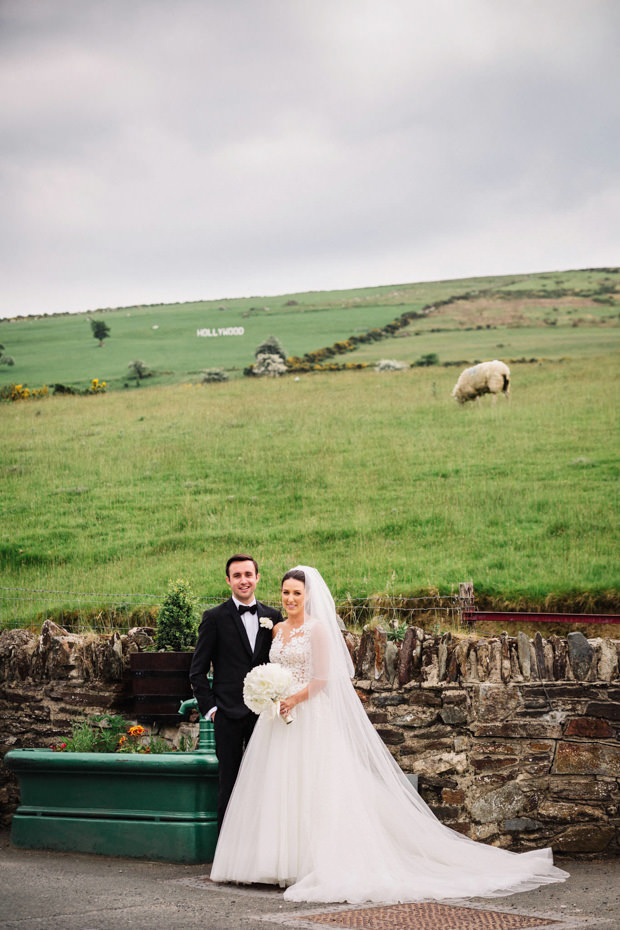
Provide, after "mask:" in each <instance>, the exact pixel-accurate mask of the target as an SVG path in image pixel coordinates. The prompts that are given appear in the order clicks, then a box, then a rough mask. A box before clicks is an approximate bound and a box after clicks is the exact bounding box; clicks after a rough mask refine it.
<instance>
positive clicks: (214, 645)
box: [189, 597, 282, 719]
mask: <svg viewBox="0 0 620 930" xmlns="http://www.w3.org/2000/svg"><path fill="white" fill-rule="evenodd" d="M257 605H258V606H257V613H258V620H259V625H258V633H257V634H256V645H255V647H254V651H252V649H251V648H250V641H249V639H248V635H247V633H246V631H245V627H244V625H243V620H242V619H241V617H240V616H239V613H238V611H237V608H236V607H235V602H234V601H233V599H232V597H231V598H229V599H228V600H227V601H225V602H224V603H223V604H219V605H218V606H217V607H213V608H212V609H211V610H205V612H204V614H203V615H202V623H201V624H200V629H199V630H198V641H197V643H196V648H195V650H194V656H193V658H192V664H191V668H190V672H189V677H190V681H191V683H192V688H193V691H194V695H195V697H196V699H197V701H198V708H199V710H200V713H201V714H202V715H203V716H204V715H205V714H207V713H208V712H209V711H210V710H211V708H212V707H217V709H218V713H224V714H225V715H226V716H227V717H232V718H236V719H238V718H240V717H245V715H246V714H249V713H251V711H250V710H249V709H248V708H247V707H246V705H245V704H244V703H243V679H244V678H245V676H246V675H247V673H248V672H249V671H250V669H252V668H254V666H255V665H262V664H263V663H265V662H268V661H269V649H270V648H271V637H272V631H271V630H269V629H266V628H265V627H262V626H261V625H260V620H261V619H262V618H263V617H268V618H269V619H270V620H271V621H272V622H273V623H274V625H275V624H276V623H279V622H280V621H281V620H282V614H281V613H280V611H279V610H276V609H275V608H273V607H267V605H266V604H261V603H260V602H259V601H257ZM211 665H212V666H213V684H212V685H211V684H209V681H208V679H207V675H208V674H209V670H210V668H211Z"/></svg>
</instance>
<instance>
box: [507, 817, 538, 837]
mask: <svg viewBox="0 0 620 930" xmlns="http://www.w3.org/2000/svg"><path fill="white" fill-rule="evenodd" d="M541 827H542V824H541V823H540V821H538V820H530V818H529V817H514V818H513V819H512V820H505V821H504V823H503V828H504V830H505V831H506V833H531V832H532V831H534V830H540V828H541Z"/></svg>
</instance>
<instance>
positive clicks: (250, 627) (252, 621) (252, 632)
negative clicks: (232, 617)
mask: <svg viewBox="0 0 620 930" xmlns="http://www.w3.org/2000/svg"><path fill="white" fill-rule="evenodd" d="M233 601H234V602H235V607H236V608H237V609H238V610H239V611H241V610H242V609H243V608H244V607H253V606H254V604H255V603H256V601H253V603H252V604H242V603H241V601H238V600H237V598H236V597H233ZM240 616H241V620H242V622H243V625H244V627H245V632H246V633H247V634H248V639H249V640H250V648H251V649H252V652H254V646H255V645H256V637H257V635H258V609H257V610H256V613H253V614H252V613H250V612H249V611H246V613H241V614H240Z"/></svg>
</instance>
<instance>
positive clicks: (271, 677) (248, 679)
mask: <svg viewBox="0 0 620 930" xmlns="http://www.w3.org/2000/svg"><path fill="white" fill-rule="evenodd" d="M293 688H294V683H293V674H292V672H291V671H290V670H289V669H288V668H284V666H283V665H279V664H278V663H277V662H269V663H267V664H266V665H257V666H256V668H253V669H252V670H251V671H250V672H248V674H247V675H246V676H245V680H244V682H243V701H244V703H245V705H246V707H249V708H250V710H252V711H254V713H255V714H262V713H264V712H265V711H267V712H268V713H269V716H270V718H271V719H273V718H274V717H276V716H279V714H280V701H281V700H282V699H283V698H285V697H288V695H289V694H290V693H291V692H292V690H293ZM284 720H285V721H286V723H292V722H293V717H292V716H291V714H288V716H286V717H285V718H284Z"/></svg>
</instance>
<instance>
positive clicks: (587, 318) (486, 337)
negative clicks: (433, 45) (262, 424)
mask: <svg viewBox="0 0 620 930" xmlns="http://www.w3.org/2000/svg"><path fill="white" fill-rule="evenodd" d="M619 286H620V272H619V271H618V269H600V270H591V271H587V270H586V271H571V272H562V273H559V272H558V273H550V274H538V275H513V276H504V277H495V278H467V279H462V280H458V281H438V282H429V283H423V284H404V285H396V286H390V287H376V288H360V289H356V290H349V291H324V292H316V293H308V294H287V295H282V296H279V297H269V298H263V297H261V298H258V297H255V298H239V299H231V300H222V301H196V302H193V303H183V304H172V305H155V306H146V307H125V308H120V309H115V310H111V309H110V310H98V311H95V312H94V313H92V314H86V313H84V314H74V315H69V314H68V315H55V316H50V317H44V316H42V317H37V318H32V317H29V318H24V319H16V320H12V321H6V320H5V321H0V323H2V325H0V342H1V343H3V344H4V346H5V351H6V354H8V355H11V356H12V357H13V358H14V359H15V365H14V366H13V367H7V366H2V365H0V386H2V385H7V384H10V383H20V384H28V385H29V386H30V387H38V386H40V385H42V384H47V385H48V386H51V385H53V384H55V383H63V384H71V385H74V386H77V387H79V388H85V387H87V386H88V385H89V384H90V382H91V380H92V378H98V379H99V380H100V381H106V382H107V384H108V387H109V389H123V388H124V387H125V386H132V387H133V386H134V385H135V382H134V381H130V380H129V379H128V374H129V371H128V365H129V363H130V362H132V361H133V360H135V359H140V360H142V361H144V362H145V363H146V365H147V366H148V367H149V368H150V369H151V370H152V371H153V372H154V373H155V374H154V376H153V377H152V378H149V379H147V380H145V381H143V382H142V386H143V387H146V386H153V385H155V384H158V385H162V384H178V383H179V382H186V383H192V382H196V381H197V380H199V376H200V372H201V371H202V370H203V369H206V368H224V369H226V370H227V371H228V372H229V374H231V375H232V376H233V377H241V373H242V371H243V369H244V368H245V367H247V366H248V365H249V364H250V363H251V362H252V361H253V360H254V350H255V349H256V347H257V346H258V345H259V344H260V343H261V342H262V341H263V340H264V339H265V338H266V337H267V336H269V335H270V334H273V335H275V336H277V337H278V339H279V340H280V341H281V343H282V344H283V346H284V348H285V350H286V351H287V352H288V353H289V354H290V355H303V354H304V353H306V352H309V351H314V350H316V349H319V348H321V347H323V346H327V345H332V344H333V343H335V342H337V341H342V340H346V339H347V338H348V337H349V336H359V335H362V334H364V333H366V332H367V331H368V330H369V329H373V328H378V327H382V326H385V325H386V324H388V323H389V322H391V321H392V320H394V319H395V318H397V317H400V316H401V315H402V314H403V313H407V312H409V311H417V312H419V311H421V310H423V309H424V308H429V307H431V306H434V308H435V309H434V310H432V311H430V312H429V313H428V314H427V315H425V316H424V317H423V318H421V319H415V320H413V322H412V323H411V325H410V326H409V327H408V328H407V329H406V330H404V331H401V332H400V333H399V335H398V338H391V339H384V340H381V341H380V342H375V343H371V344H364V345H362V346H361V347H360V348H358V349H357V350H356V351H355V352H352V353H348V354H346V355H344V356H340V357H339V358H340V360H341V361H365V362H367V363H369V364H373V363H374V362H376V361H377V360H378V359H379V358H385V357H395V358H399V359H402V360H404V361H407V362H414V361H415V360H416V359H417V358H419V357H420V356H421V355H424V354H427V353H429V352H435V353H437V354H438V355H439V358H440V361H441V362H449V361H458V360H465V361H470V362H473V361H475V360H476V359H481V358H488V357H495V356H496V355H497V356H499V357H501V358H507V359H510V358H520V357H523V356H526V357H536V358H540V357H545V358H546V357H548V358H560V357H562V356H571V357H573V356H590V357H594V356H597V355H599V354H607V353H608V352H609V351H610V348H611V347H612V346H615V347H616V348H618V347H620V339H619V334H620V325H619V323H620V295H619V293H618V292H617V291H616V290H615V289H616V288H617V287H619ZM465 295H467V297H468V299H467V300H463V299H462V298H463V297H464V296H465ZM452 298H455V299H453V300H451V299H452ZM600 301H603V302H602V303H601V302H600ZM90 317H93V318H95V319H101V320H104V321H105V322H106V323H107V325H108V326H109V328H110V337H109V338H108V339H107V340H106V342H105V345H104V346H103V347H100V346H99V344H98V342H97V340H95V339H94V338H93V336H92V332H91V327H90V323H89V319H90ZM231 327H233V328H234V327H236V328H239V327H243V330H244V334H243V335H242V336H218V337H215V338H211V337H198V336H197V335H196V332H197V330H199V329H210V330H214V331H217V330H218V329H220V328H231Z"/></svg>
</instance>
